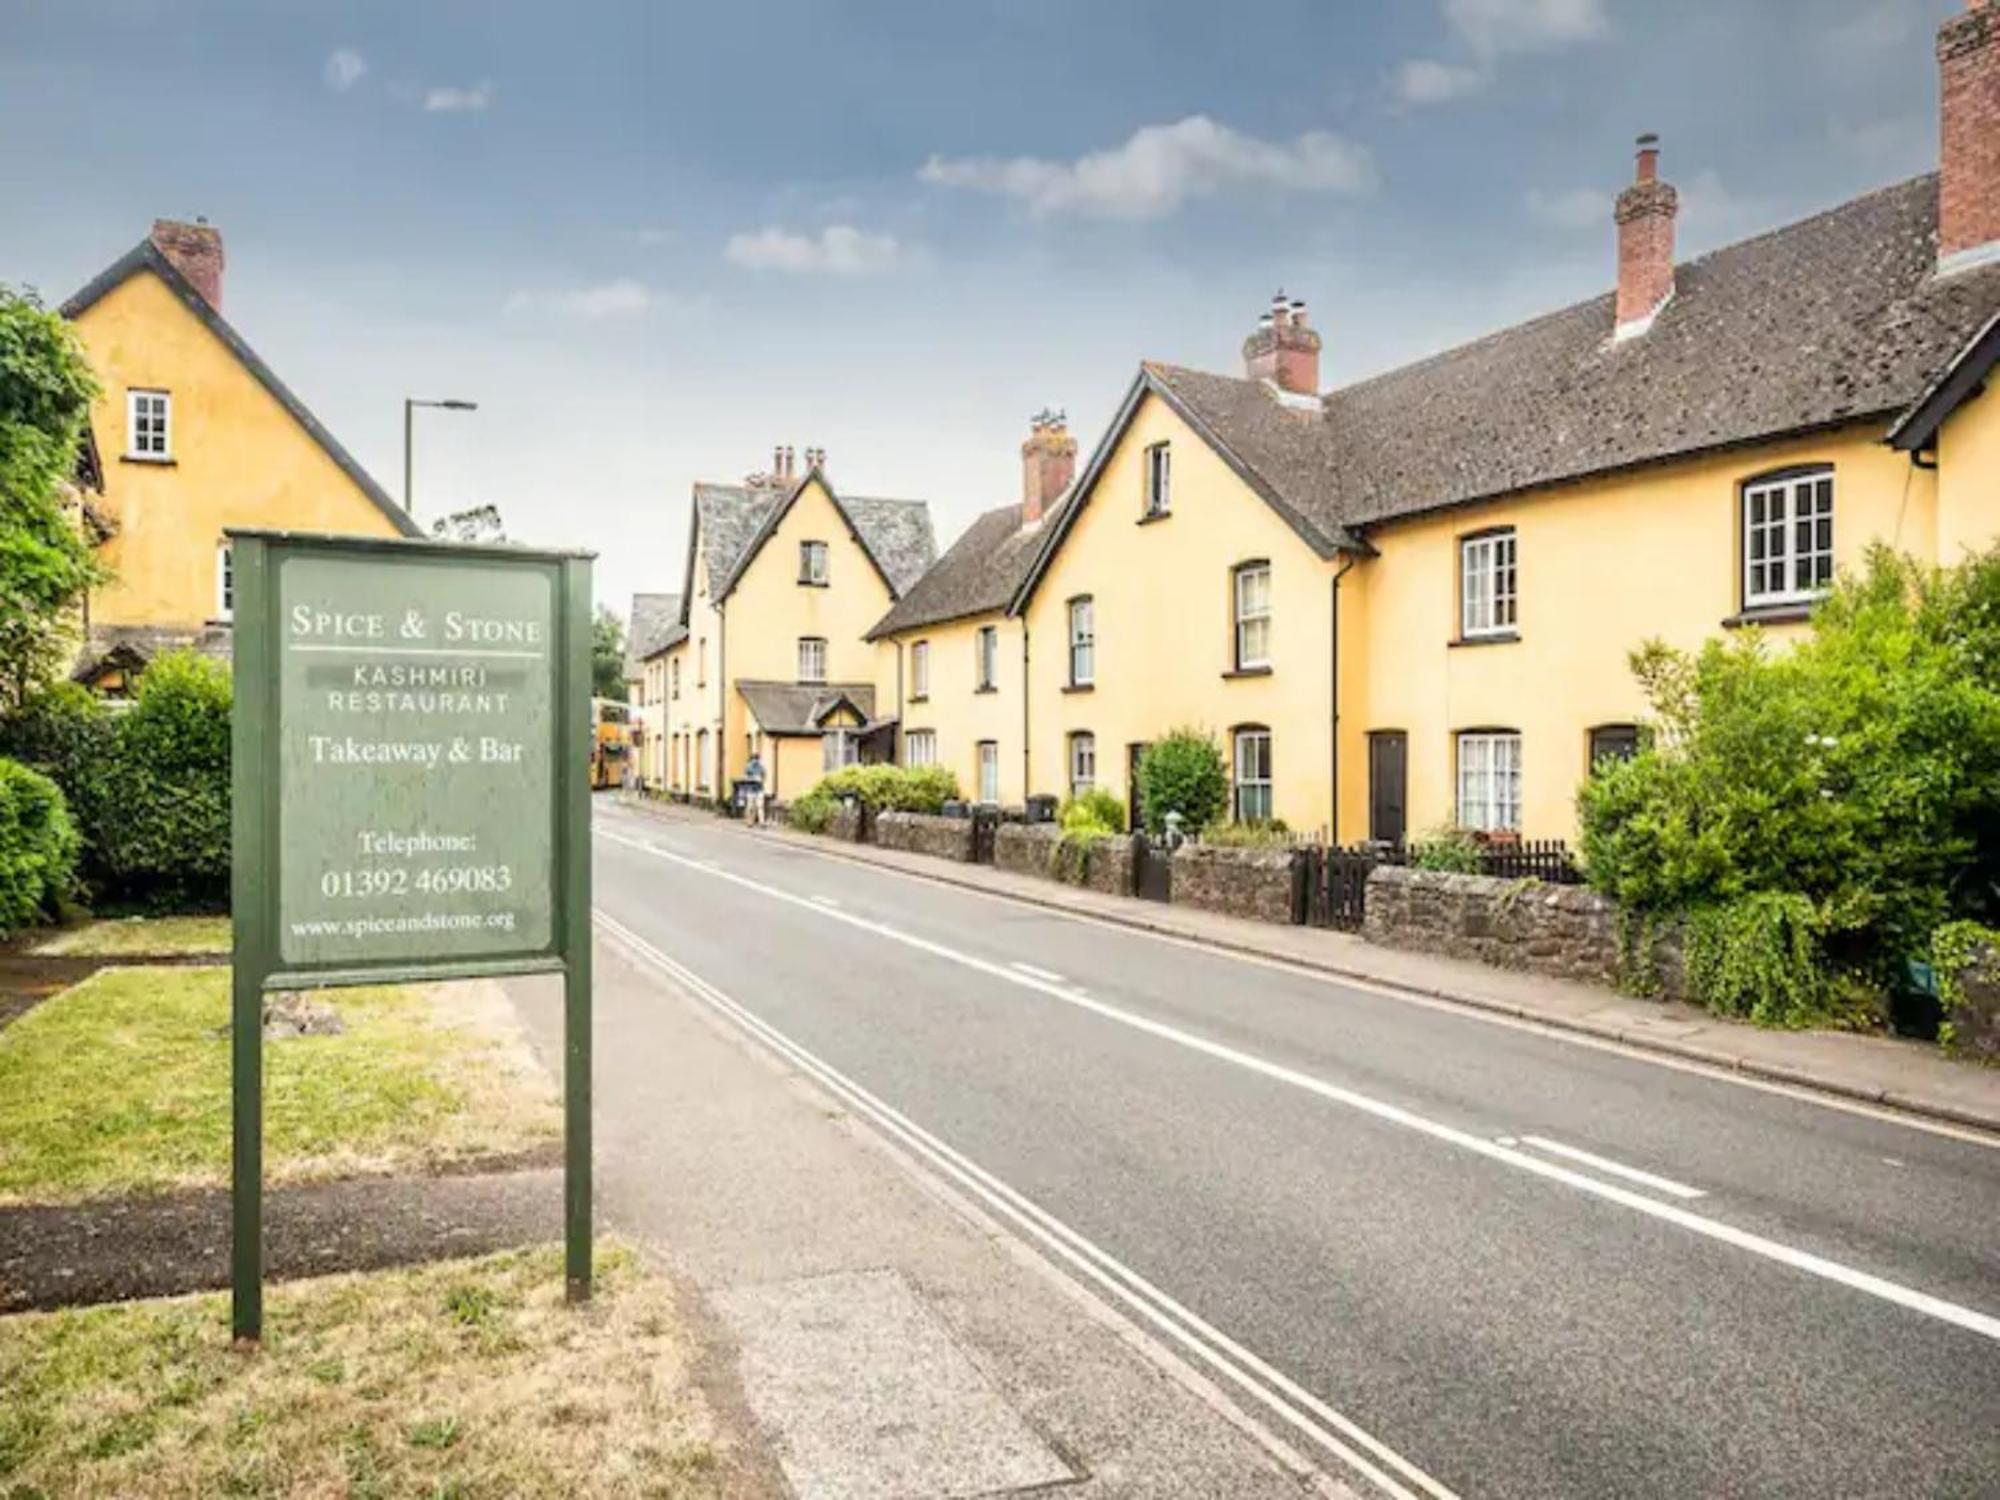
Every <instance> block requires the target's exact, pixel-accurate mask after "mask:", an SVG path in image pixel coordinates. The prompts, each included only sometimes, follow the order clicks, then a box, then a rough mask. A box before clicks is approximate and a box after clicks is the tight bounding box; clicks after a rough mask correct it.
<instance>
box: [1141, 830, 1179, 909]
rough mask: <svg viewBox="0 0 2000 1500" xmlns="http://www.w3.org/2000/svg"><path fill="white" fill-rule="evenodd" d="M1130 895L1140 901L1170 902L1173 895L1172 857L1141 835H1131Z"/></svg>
mask: <svg viewBox="0 0 2000 1500" xmlns="http://www.w3.org/2000/svg"><path fill="white" fill-rule="evenodd" d="M1132 894H1133V895H1135V896H1137V897H1138V898H1139V899H1140V900H1142V901H1171V900H1172V899H1173V894H1174V863H1173V859H1172V856H1171V855H1170V854H1169V853H1168V851H1167V850H1165V849H1162V848H1159V847H1157V846H1156V845H1155V844H1154V843H1153V841H1152V840H1151V839H1149V838H1147V837H1146V835H1145V834H1143V833H1135V834H1133V835H1132Z"/></svg>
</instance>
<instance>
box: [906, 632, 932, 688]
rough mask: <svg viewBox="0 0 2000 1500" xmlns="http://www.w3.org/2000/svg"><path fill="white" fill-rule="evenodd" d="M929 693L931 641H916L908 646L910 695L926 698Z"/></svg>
mask: <svg viewBox="0 0 2000 1500" xmlns="http://www.w3.org/2000/svg"><path fill="white" fill-rule="evenodd" d="M930 695H931V643H930V642H929V641H918V642H917V643H916V644H915V645H913V646H911V647H910V696H911V697H912V698H928V697H930Z"/></svg>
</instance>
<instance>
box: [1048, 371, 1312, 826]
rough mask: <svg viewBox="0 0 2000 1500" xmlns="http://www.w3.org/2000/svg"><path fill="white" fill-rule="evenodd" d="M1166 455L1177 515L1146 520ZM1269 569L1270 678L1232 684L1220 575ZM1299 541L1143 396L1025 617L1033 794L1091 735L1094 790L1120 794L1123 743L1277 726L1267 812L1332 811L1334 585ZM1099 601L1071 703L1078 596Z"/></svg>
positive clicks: (1228, 618)
mask: <svg viewBox="0 0 2000 1500" xmlns="http://www.w3.org/2000/svg"><path fill="white" fill-rule="evenodd" d="M1161 441H1166V442H1169V443H1171V444H1172V450H1171V451H1172V462H1173V514H1172V515H1171V516H1169V517H1168V518H1166V519H1164V520H1160V521H1154V522H1148V523H1146V524H1143V525H1142V524H1140V516H1141V514H1142V507H1143V491H1142V486H1141V480H1142V470H1143V467H1144V454H1145V450H1146V448H1147V447H1149V446H1150V445H1151V444H1153V443H1156V442H1161ZM1259 558H1262V559H1266V560H1268V561H1269V562H1270V564H1271V609H1272V641H1271V664H1272V670H1271V672H1270V673H1269V675H1266V676H1257V677H1234V678H1232V677H1229V676H1227V675H1226V674H1227V673H1228V672H1229V671H1230V669H1231V667H1232V665H1233V662H1234V637H1233V626H1232V621H1233V617H1232V612H1231V611H1232V604H1231V598H1230V589H1231V576H1230V570H1231V568H1232V567H1234V566H1235V565H1236V564H1237V563H1240V562H1247V561H1250V560H1253V559H1259ZM1333 569H1334V564H1332V563H1330V562H1326V561H1323V560H1322V559H1321V558H1319V557H1318V556H1317V555H1316V554H1315V553H1314V552H1313V550H1312V549H1311V548H1310V547H1308V546H1307V545H1306V543H1305V542H1304V541H1303V540H1302V539H1301V538H1300V537H1299V535H1298V533H1296V532H1295V531H1293V530H1292V529H1291V527H1289V526H1288V525H1286V524H1285V522H1284V521H1283V520H1282V519H1280V518H1279V516H1278V515H1277V513H1276V512H1275V511H1273V510H1272V509H1271V507H1270V506H1269V505H1268V504H1266V503H1265V501H1264V500H1263V499H1262V498H1260V497H1259V496H1258V495H1257V494H1256V492H1255V491H1253V490H1251V489H1250V488H1249V487H1248V486H1247V485H1246V484H1244V482H1243V481H1242V480H1241V479H1239V478H1238V477H1237V476H1236V474H1235V473H1234V472H1233V471H1232V470H1231V469H1230V468H1229V467H1228V465H1226V464H1225V463H1224V462H1223V461H1222V460H1221V458H1219V457H1218V456H1217V455H1216V454H1215V452H1214V451H1213V450H1212V449H1211V448H1209V447H1208V445H1207V444H1206V443H1204V442H1202V441H1201V440H1200V439H1199V438H1197V437H1196V436H1195V435H1194V433H1193V432H1192V431H1191V430H1190V429H1189V428H1188V427H1187V426H1186V425H1185V424H1184V423H1183V422H1182V421H1181V420H1180V418H1179V417H1178V416H1176V415H1175V414H1174V412H1173V411H1172V410H1171V409H1170V408H1169V407H1168V406H1166V404H1165V403H1163V402H1162V401H1160V400H1159V398H1158V397H1155V396H1151V395H1148V396H1147V397H1145V398H1144V399H1143V401H1142V402H1141V404H1140V406H1139V408H1138V410H1137V411H1136V412H1135V413H1134V414H1133V418H1132V422H1131V425H1130V426H1129V427H1128V428H1127V429H1126V431H1125V434H1124V436H1123V437H1122V438H1121V439H1120V441H1119V443H1118V446H1117V447H1116V449H1115V450H1114V451H1113V452H1112V454H1111V456H1110V458H1109V460H1108V461H1107V463H1106V465H1105V467H1104V469H1103V472H1102V473H1101V474H1100V476H1099V478H1098V481H1097V486H1096V488H1095V490H1094V491H1093V492H1092V495H1091V497H1090V500H1089V503H1088V504H1087V505H1086V507H1085V508H1084V510H1083V511H1082V513H1081V514H1080V515H1079V516H1078V518H1077V521H1076V524H1075V526H1074V527H1073V528H1072V530H1071V531H1070V534H1069V536H1068V538H1067V539H1066V540H1065V542H1064V544H1063V546H1062V549H1061V550H1060V551H1059V552H1058V553H1057V555H1056V557H1055V559H1054V561H1053V563H1052V564H1051V566H1050V568H1049V570H1048V572H1047V573H1046V574H1045V575H1044V576H1043V578H1042V580H1041V582H1040V584H1039V585H1038V586H1037V588H1036V591H1035V594H1034V597H1033V599H1032V600H1031V601H1030V602H1029V606H1028V610H1027V626H1028V631H1029V655H1030V668H1029V672H1030V694H1031V703H1030V709H1031V714H1030V718H1031V729H1030V734H1031V736H1032V746H1031V749H1032V770H1031V779H1032V781H1033V790H1034V791H1036V792H1045V793H1051V794H1054V795H1058V796H1060V795H1062V794H1064V793H1065V792H1067V790H1068V785H1067V778H1068V764H1067V762H1068V736H1069V735H1070V733H1071V732H1073V731H1075V730H1089V731H1090V732H1092V733H1093V734H1094V735H1095V736H1096V737H1097V784H1098V785H1099V786H1102V787H1105V788H1107V789H1108V790H1110V791H1111V792H1112V793H1113V794H1114V795H1116V796H1118V797H1119V798H1120V799H1124V798H1126V797H1127V794H1128V786H1127V782H1128V777H1127V769H1126V767H1127V754H1128V750H1127V747H1128V746H1129V745H1131V744H1133V743H1138V742H1145V741H1150V740H1153V739H1156V738H1158V737H1159V736H1160V735H1161V734H1163V733H1165V732H1166V731H1168V730H1171V729H1174V728H1177V727H1179V726H1182V725H1189V724H1191V725H1194V726H1196V727H1199V728H1205V729H1209V730H1212V731H1214V732H1215V734H1216V736H1217V739H1218V741H1219V742H1220V743H1221V745H1222V747H1223V754H1224V756H1225V758H1227V757H1228V755H1229V731H1230V730H1231V729H1232V728H1234V727H1235V726H1238V725H1244V724H1261V725H1264V726H1267V727H1268V728H1269V729H1270V730H1271V760H1272V765H1271V771H1272V805H1273V811H1274V813H1275V815H1276V816H1277V817H1279V818H1282V819H1284V820H1285V821H1286V822H1287V823H1289V824H1291V825H1292V826H1293V827H1294V828H1298V829H1310V828H1319V827H1323V826H1324V825H1325V824H1326V822H1327V819H1328V816H1329V814H1330V812H1331V802H1332V798H1331V793H1330V787H1331V773H1330V770H1329V765H1328V760H1329V754H1330V749H1331V738H1332V734H1331V725H1330V703H1329V698H1330V694H1331V690H1332V689H1331V683H1330V666H1331V664H1330V662H1329V659H1328V636H1329V627H1330V622H1331V599H1332V591H1331V582H1330V580H1331V577H1332V573H1333ZM1079 594H1089V595H1091V596H1092V597H1093V598H1094V599H1095V601H1096V636H1097V652H1096V655H1097V670H1096V686H1095V688H1094V689H1093V690H1092V691H1090V692H1075V693H1072V692H1065V691H1064V690H1063V689H1064V685H1065V684H1066V682H1067V680H1068V641H1069V616H1068V601H1069V600H1070V598H1071V597H1072V596H1075V595H1079Z"/></svg>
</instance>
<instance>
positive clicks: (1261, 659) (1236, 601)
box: [1229, 562, 1271, 672]
mask: <svg viewBox="0 0 2000 1500" xmlns="http://www.w3.org/2000/svg"><path fill="white" fill-rule="evenodd" d="M1252 579H1261V580H1262V581H1263V585H1264V587H1263V595H1264V597H1263V602H1262V603H1261V604H1257V603H1251V602H1246V600H1245V595H1246V594H1247V593H1248V592H1249V591H1248V590H1247V589H1246V588H1245V587H1244V585H1245V584H1246V583H1248V582H1250V581H1251V580H1252ZM1229 595H1230V614H1231V616H1232V617H1233V619H1234V620H1235V624H1236V629H1235V638H1236V640H1235V644H1236V670H1237V671H1239V672H1254V671H1258V670H1260V669H1264V668H1268V667H1269V666H1270V665H1271V565H1270V564H1269V563H1268V562H1250V563H1240V564H1238V565H1237V566H1236V567H1235V568H1232V569H1231V570H1230V584H1229ZM1258 626H1261V627H1262V632H1261V633H1262V635H1263V645H1262V646H1261V648H1258V649H1254V650H1253V649H1252V647H1251V645H1250V640H1251V635H1252V632H1253V629H1254V628H1255V627H1258Z"/></svg>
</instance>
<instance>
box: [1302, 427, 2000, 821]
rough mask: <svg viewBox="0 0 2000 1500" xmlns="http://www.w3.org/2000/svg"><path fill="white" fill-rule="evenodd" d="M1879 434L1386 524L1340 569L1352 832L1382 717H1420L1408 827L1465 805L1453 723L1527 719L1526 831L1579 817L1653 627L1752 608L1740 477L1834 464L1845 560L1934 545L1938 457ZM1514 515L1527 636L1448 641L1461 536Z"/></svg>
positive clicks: (1627, 707) (1344, 812) (1777, 633)
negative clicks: (1603, 727)
mask: <svg viewBox="0 0 2000 1500" xmlns="http://www.w3.org/2000/svg"><path fill="white" fill-rule="evenodd" d="M1882 435H1883V434H1882V431H1881V429H1880V428H1879V427H1877V426H1869V427H1866V428H1852V429H1848V430H1846V431H1844V432H1841V433H1837V434H1829V435H1826V436H1822V437H1816V438H1808V439H1801V440H1795V441H1789V442H1784V443H1774V444H1771V445H1768V446H1765V447H1760V448H1757V449H1754V450H1745V451H1742V452H1737V453H1729V454H1722V455H1718V456H1714V457H1709V458H1703V459H1697V460H1693V461H1689V462H1685V463H1678V464H1674V465H1671V466H1667V467H1661V468H1658V469H1649V470H1643V471H1639V472H1637V473H1634V474H1630V475H1625V476H1618V477H1611V478H1606V479H1601V480H1595V481H1591V482H1588V483H1584V484H1577V485H1568V486H1563V487H1559V488H1554V489H1549V490H1544V491H1540V492H1536V493H1532V494H1529V495H1526V496H1523V497H1521V498H1519V499H1514V500H1507V501H1501V502H1496V503H1493V504H1489V505H1481V506H1476V507H1470V508H1467V509H1465V510H1461V511H1456V512H1450V513H1445V514H1441V515H1437V516H1433V517H1430V518H1427V519H1418V520H1411V521H1407V522H1400V523H1395V524H1392V525H1388V526H1384V527H1381V528H1379V529H1377V530H1374V531H1372V532H1371V533H1370V534H1369V540H1370V541H1371V542H1373V543H1374V545H1375V546H1376V548H1377V549H1378V554H1379V555H1377V556H1375V557H1372V558H1367V559H1364V560H1363V561H1361V562H1360V563H1358V564H1357V565H1356V567H1355V568H1354V570H1353V571H1352V572H1351V573H1350V574H1349V575H1348V578H1347V581H1346V582H1345V583H1343V585H1342V592H1343V608H1342V620H1341V626H1342V631H1343V647H1344V649H1343V653H1342V662H1341V673H1342V683H1341V699H1342V703H1341V758H1342V774H1341V782H1342V788H1341V823H1340V831H1341V836H1342V837H1343V838H1361V837H1365V836H1366V834H1367V832H1368V759H1367V757H1368V744H1367V732H1368V731H1369V730H1371V729H1401V730H1404V731H1405V732H1406V733H1407V734H1408V735H1409V827H1410V830H1411V832H1412V833H1413V834H1421V833H1422V832H1424V831H1425V830H1427V829H1429V828H1432V827H1434V826H1436V825H1438V824H1441V823H1445V822H1449V821H1450V820H1451V819H1452V818H1453V817H1454V815H1455V805H1454V804H1455V791H1454V780H1453V778H1454V775H1455V769H1454V738H1453V736H1454V735H1455V734H1456V733H1457V732H1458V731H1460V730H1463V729H1473V728H1486V727H1504V728H1509V729H1516V730H1519V731H1520V733H1521V736H1522V752H1521V753H1522V783H1523V785H1522V812H1523V825H1524V826H1523V829H1522V831H1523V833H1524V834H1525V835H1526V836H1527V837H1530V838H1569V837H1573V836H1574V833H1575V814H1574V798H1575V794H1576V786H1577V783H1578V781H1579V780H1580V779H1581V778H1582V776H1583V774H1584V772H1585V770H1586V767H1587V760H1588V733H1589V730H1590V729H1591V727H1592V726H1594V725H1600V724H1607V723H1630V722H1633V721H1635V720H1636V719H1638V718H1639V717H1641V715H1642V714H1643V711H1644V707H1645V705H1644V700H1643V699H1642V697H1641V695H1640V692H1639V688H1638V685H1637V684H1636V683H1635V682H1634V681H1633V679H1632V674H1631V670H1630V667H1629V664H1628V655H1629V653H1630V651H1631V650H1632V648H1633V647H1634V646H1636V645H1638V644H1640V643H1641V642H1642V641H1644V640H1646V639H1648V638H1650V637H1659V638H1660V639H1662V640H1665V641H1666V642H1667V643H1668V644H1670V645H1674V646H1680V647H1694V646H1698V645H1699V644H1700V643H1701V642H1702V641H1703V640H1704V639H1706V638H1707V637H1710V636H1713V635H1716V634H1717V633H1719V632H1720V631H1721V630H1722V628H1723V625H1722V622H1723V621H1724V620H1725V619H1727V618H1728V617H1730V616H1731V615H1733V614H1734V613H1736V611H1737V609H1738V601H1739V597H1740V588H1741V577H1740V560H1739V546H1738V525H1739V521H1738V517H1739V512H1740V499H1739V493H1740V487H1741V485H1742V484H1743V482H1744V481H1745V480H1747V479H1750V478H1753V477H1755V476H1756V475H1758V474H1760V473H1764V472H1768V471H1770V470H1772V469H1777V468H1785V467H1789V466H1792V465H1795V464H1798V465H1803V464H1820V463H1826V464H1831V465H1832V466H1833V471H1834V551H1835V562H1836V565H1837V566H1839V567H1843V568H1844V567H1850V566H1853V565H1855V564H1857V563H1858V562H1859V561H1860V559H1861V557H1862V554H1863V552H1864V551H1865V549H1866V547H1867V545H1868V543H1869V542H1870V541H1872V540H1875V539H1878V538H1879V539H1881V540H1884V541H1887V542H1889V543H1890V544H1891V545H1893V546H1896V547H1898V548H1900V549H1901V550H1904V551H1907V552H1910V553H1911V554H1913V555H1915V556H1917V557H1920V558H1925V559H1929V558H1933V557H1935V556H1936V555H1937V545H1938V536H1937V493H1936V487H1935V485H1934V484H1933V482H1932V479H1933V476H1932V475H1930V474H1929V473H1927V472H1925V471H1921V470H1916V469H1914V468H1913V467H1912V466H1911V464H1910V463H1909V461H1908V459H1907V458H1906V456H1905V455H1903V454H1901V453H1898V452H1896V451H1894V450H1892V449H1890V448H1888V447H1886V446H1884V445H1883V443H1882V441H1881V438H1882ZM1989 496H1990V489H1989ZM1987 504H1988V507H1989V510H1990V508H1991V501H1990V499H1989V500H1988V502H1987ZM1509 525H1511V526H1513V527H1515V528H1516V546H1517V567H1518V569H1519V635H1520V639H1519V640H1518V641H1515V642H1510V643H1504V644H1494V645H1466V646H1454V645H1453V644H1451V643H1452V641H1453V640H1454V639H1455V638H1456V637H1457V635H1458V613H1457V611H1458V567H1459V561H1458V539H1459V537H1460V536H1461V535H1462V534H1464V533H1466V532H1469V531H1477V530H1483V529H1485V528H1487V527H1493V526H1509ZM1805 628H1806V627H1804V626H1802V625H1788V626H1778V627H1772V629H1771V634H1772V635H1773V636H1774V637H1778V638H1784V637H1787V636H1794V635H1796V634H1797V633H1798V632H1800V631H1802V630H1804V629H1805Z"/></svg>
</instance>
